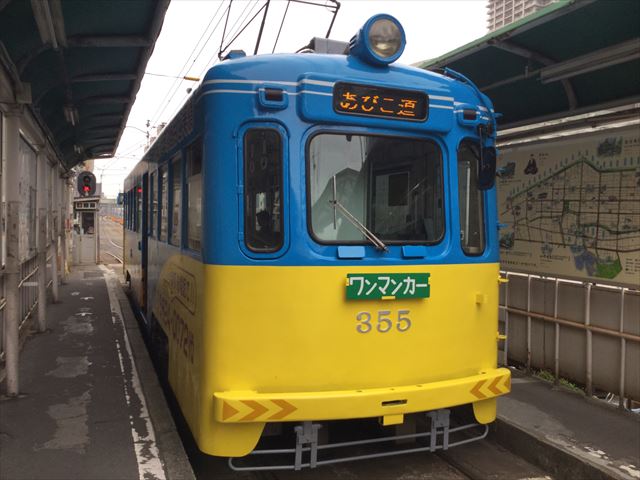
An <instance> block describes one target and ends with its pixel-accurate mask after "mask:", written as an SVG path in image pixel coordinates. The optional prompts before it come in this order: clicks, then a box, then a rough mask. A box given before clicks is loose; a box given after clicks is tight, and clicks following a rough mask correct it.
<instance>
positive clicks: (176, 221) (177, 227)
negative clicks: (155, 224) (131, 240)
mask: <svg viewBox="0 0 640 480" xmlns="http://www.w3.org/2000/svg"><path fill="white" fill-rule="evenodd" d="M171 182H172V189H171V202H172V205H171V217H172V218H171V239H170V241H169V243H171V245H176V246H178V247H179V246H180V236H181V235H180V234H181V229H182V226H181V224H180V218H181V217H182V215H181V213H182V210H181V208H182V157H181V156H180V154H178V156H176V157H174V159H173V161H172V162H171Z"/></svg>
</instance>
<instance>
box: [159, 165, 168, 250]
mask: <svg viewBox="0 0 640 480" xmlns="http://www.w3.org/2000/svg"><path fill="white" fill-rule="evenodd" d="M168 212H169V173H168V171H167V166H166V165H163V166H162V167H160V236H159V238H158V239H159V240H160V241H162V242H166V241H167V229H168V228H167V227H168V223H169V215H168Z"/></svg>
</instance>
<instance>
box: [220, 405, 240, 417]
mask: <svg viewBox="0 0 640 480" xmlns="http://www.w3.org/2000/svg"><path fill="white" fill-rule="evenodd" d="M236 413H238V410H236V409H235V408H233V407H232V406H231V405H229V404H228V403H227V402H222V420H223V421H224V420H228V419H230V418H231V417H233V416H234V415H235V414H236Z"/></svg>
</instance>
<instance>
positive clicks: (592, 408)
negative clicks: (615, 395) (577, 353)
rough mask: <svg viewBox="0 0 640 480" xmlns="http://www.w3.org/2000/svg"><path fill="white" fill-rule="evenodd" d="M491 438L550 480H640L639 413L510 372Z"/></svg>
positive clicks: (516, 372) (499, 403) (499, 401)
mask: <svg viewBox="0 0 640 480" xmlns="http://www.w3.org/2000/svg"><path fill="white" fill-rule="evenodd" d="M511 383H512V390H511V393H510V394H509V395H506V396H503V397H500V398H499V399H498V420H497V422H496V423H495V425H494V428H493V431H492V437H493V439H494V440H496V441H497V442H498V443H500V444H502V446H504V447H505V448H507V449H508V450H510V451H511V452H512V453H515V454H516V455H518V456H519V457H521V458H523V459H525V460H527V461H529V462H531V463H533V464H534V465H537V466H538V467H540V468H542V469H543V470H544V471H546V472H547V473H549V474H551V475H552V477H553V478H555V479H585V480H586V479H589V480H600V479H619V480H638V479H640V415H638V414H635V413H631V412H628V411H624V410H621V409H619V408H617V406H613V405H610V404H606V403H604V402H603V401H600V400H597V399H595V398H594V399H590V398H586V397H585V395H584V394H583V393H582V392H576V391H571V390H569V389H567V388H565V387H562V386H559V387H556V386H554V385H553V384H552V383H550V382H546V381H544V380H541V379H538V378H535V377H531V376H528V375H525V374H524V373H521V372H518V371H513V370H512V382H511Z"/></svg>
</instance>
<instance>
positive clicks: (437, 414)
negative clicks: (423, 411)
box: [427, 408, 451, 452]
mask: <svg viewBox="0 0 640 480" xmlns="http://www.w3.org/2000/svg"><path fill="white" fill-rule="evenodd" d="M450 413H451V411H450V410H448V409H446V408H443V409H441V410H434V411H431V412H427V417H428V418H429V420H430V421H431V435H429V441H430V451H431V452H435V451H436V449H437V446H438V429H442V430H441V432H442V450H447V449H448V448H449V417H450Z"/></svg>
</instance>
